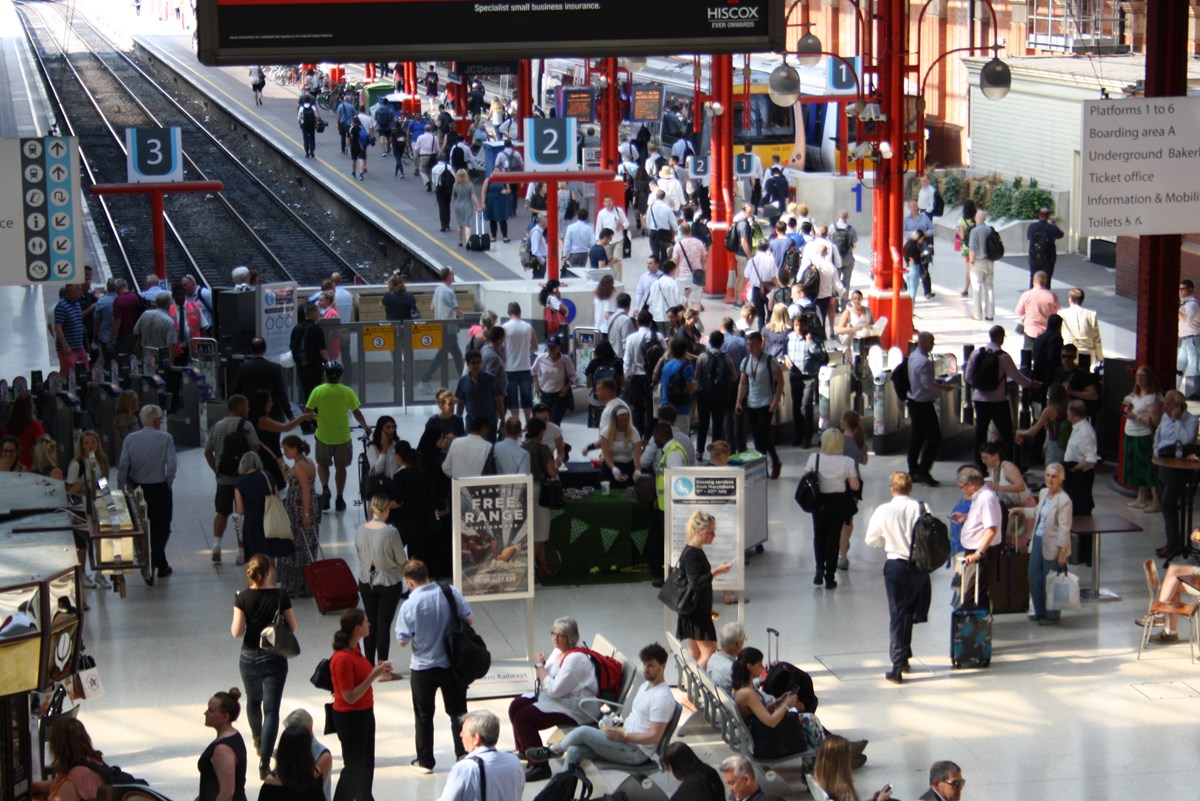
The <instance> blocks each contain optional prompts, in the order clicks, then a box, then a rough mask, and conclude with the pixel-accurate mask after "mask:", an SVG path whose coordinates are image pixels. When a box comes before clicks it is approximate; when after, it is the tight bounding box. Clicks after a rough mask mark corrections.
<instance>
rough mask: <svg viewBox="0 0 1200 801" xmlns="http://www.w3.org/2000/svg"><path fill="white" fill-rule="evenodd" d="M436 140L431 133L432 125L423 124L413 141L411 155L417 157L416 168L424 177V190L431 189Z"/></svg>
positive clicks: (436, 149)
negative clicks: (421, 130)
mask: <svg viewBox="0 0 1200 801" xmlns="http://www.w3.org/2000/svg"><path fill="white" fill-rule="evenodd" d="M437 152H438V142H437V137H436V136H434V135H433V125H432V124H430V123H426V124H425V130H424V131H423V132H422V133H421V135H420V136H418V137H417V141H415V142H413V155H414V156H415V157H416V159H417V165H418V166H417V169H418V170H419V171H420V173H421V175H423V176H424V177H425V191H426V192H432V191H433V162H434V159H435V158H437Z"/></svg>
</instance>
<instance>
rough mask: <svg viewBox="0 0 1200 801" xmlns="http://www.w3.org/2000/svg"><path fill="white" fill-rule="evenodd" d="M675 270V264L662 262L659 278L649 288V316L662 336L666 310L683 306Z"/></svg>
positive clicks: (665, 329)
mask: <svg viewBox="0 0 1200 801" xmlns="http://www.w3.org/2000/svg"><path fill="white" fill-rule="evenodd" d="M677 269H678V267H677V266H676V264H675V262H673V261H666V262H664V263H663V265H662V271H661V276H660V277H659V279H658V280H657V281H655V282H654V285H653V286H652V287H650V314H651V316H653V317H654V322H655V323H656V324H657V325H658V330H659V331H661V332H662V333H664V334H665V333H667V310H668V309H673V308H675V307H676V306H682V305H683V300H684V298H683V293H682V292H680V291H679V283H678V282H677V281H676V280H675V271H676V270H677Z"/></svg>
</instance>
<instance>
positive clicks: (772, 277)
mask: <svg viewBox="0 0 1200 801" xmlns="http://www.w3.org/2000/svg"><path fill="white" fill-rule="evenodd" d="M742 275H743V277H744V278H745V279H746V283H748V284H749V285H750V303H751V304H752V305H753V306H754V315H755V317H756V318H757V319H758V324H759V326H762V325H763V324H764V323H765V321H766V319H767V296H768V295H769V294H770V293H771V290H772V289H774V288H775V286H776V285H777V284H778V282H779V271H778V270H777V269H776V267H775V257H774V256H772V255H771V251H770V243H769V241H768V240H767V238H766V237H763V239H762V240H760V241H759V243H758V249H757V250H756V251H755V253H754V255H753V256H752V257H751V258H750V259H749V261H747V262H746V269H745V270H744V271H743V272H742Z"/></svg>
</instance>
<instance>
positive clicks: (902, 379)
mask: <svg viewBox="0 0 1200 801" xmlns="http://www.w3.org/2000/svg"><path fill="white" fill-rule="evenodd" d="M892 386H893V387H895V388H896V397H897V398H899V399H900V402H901V403H904V401H906V400H908V392H909V390H911V389H912V381H910V380H909V377H908V357H907V356H905V357H904V360H903V361H901V362H900V366H899V367H897V368H896V369H895V370H893V371H892Z"/></svg>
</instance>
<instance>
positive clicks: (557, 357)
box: [531, 336, 575, 425]
mask: <svg viewBox="0 0 1200 801" xmlns="http://www.w3.org/2000/svg"><path fill="white" fill-rule="evenodd" d="M531 369H532V372H533V381H534V384H536V385H537V390H538V394H539V395H540V397H541V401H542V403H544V404H546V406H547V407H549V409H550V419H551V420H552V421H553V422H554V424H555V425H561V424H562V420H563V417H564V416H565V415H566V413H567V402H568V395H569V394H570V393H571V388H572V387H574V386H575V365H574V364H572V363H571V359H570V358H568V357H567V356H566V355H564V354H563V352H562V339H560V338H559V337H558V336H552V337H547V338H546V352H545V353H542V354H540V355H539V356H538V357H537V358H536V359H534V361H533V367H532V368H531Z"/></svg>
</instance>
